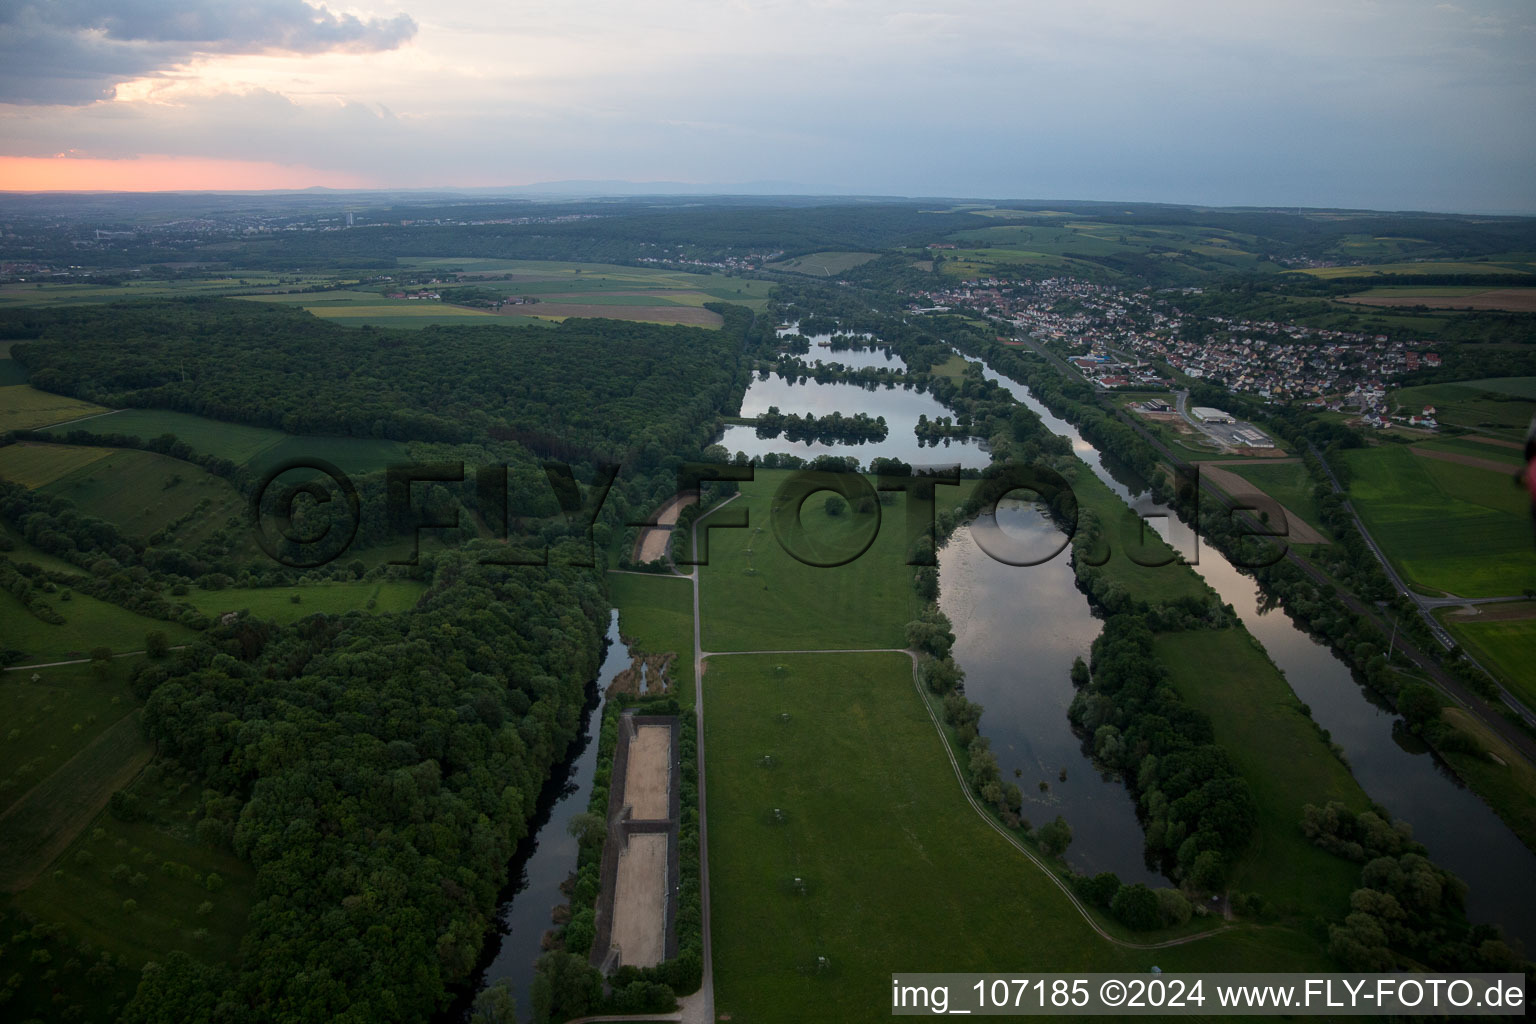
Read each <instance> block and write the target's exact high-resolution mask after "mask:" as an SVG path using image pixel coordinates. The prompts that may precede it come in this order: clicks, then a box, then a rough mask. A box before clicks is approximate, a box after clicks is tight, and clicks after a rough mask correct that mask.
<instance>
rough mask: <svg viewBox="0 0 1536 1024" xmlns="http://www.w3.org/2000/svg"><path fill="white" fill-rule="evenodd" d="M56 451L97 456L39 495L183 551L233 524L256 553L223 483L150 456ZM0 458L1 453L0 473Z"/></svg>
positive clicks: (237, 500)
mask: <svg viewBox="0 0 1536 1024" xmlns="http://www.w3.org/2000/svg"><path fill="white" fill-rule="evenodd" d="M12 447H13V448H14V447H20V446H17V445H13V446H12ZM47 447H50V448H52V447H55V446H51V445H50V446H47ZM60 450H62V451H63V452H66V453H74V452H86V453H99V454H100V456H101V457H99V458H97V459H94V460H86V461H85V462H83V464H81V465H80V466H79V467H78V468H73V469H71V470H70V471H68V472H66V473H64V474H62V475H60V476H57V477H55V478H54V479H53V480H51V481H49V482H48V483H47V484H46V486H43V487H42V488H41V490H42V491H43V493H45V494H48V495H50V496H52V497H56V498H64V499H65V500H67V501H69V502H71V503H72V504H73V505H74V506H75V507H76V508H78V509H79V510H80V511H81V512H84V513H86V514H87V515H92V516H96V517H97V518H98V519H105V520H107V521H108V522H111V523H113V524H115V525H116V526H117V527H118V529H120V530H122V531H123V532H124V533H126V534H127V535H129V536H131V537H135V538H137V539H139V540H140V541H147V540H148V539H149V538H151V537H154V536H156V535H161V536H162V540H163V542H164V543H168V544H172V545H174V546H177V547H181V548H185V549H187V550H192V549H194V548H195V547H196V546H197V545H198V544H199V543H201V542H202V541H204V540H206V539H207V538H208V537H209V536H210V535H212V534H213V533H215V532H217V531H219V530H223V529H226V528H228V527H229V526H230V525H231V520H234V521H235V525H236V528H237V530H238V532H239V538H240V542H241V543H243V544H244V545H245V546H246V547H247V548H248V551H247V554H250V555H254V554H255V553H256V548H255V546H254V545H253V544H251V542H250V539H249V536H248V533H249V530H248V528H247V521H248V513H247V511H246V508H247V506H246V500H245V498H244V497H242V496H241V494H240V492H239V491H237V490H235V488H234V487H233V486H231V485H230V483H229V482H228V481H226V480H224V479H222V478H220V477H216V476H214V475H213V474H212V473H209V472H207V471H206V470H204V469H202V468H201V467H199V466H195V465H193V464H192V463H189V462H182V461H180V460H178V459H173V458H170V457H169V456H166V455H157V454H155V453H154V452H142V451H131V450H124V449H113V448H70V447H67V446H60ZM5 454H6V451H5V450H4V449H0V474H3V473H4V465H5ZM61 461H62V460H61ZM34 486H35V485H34ZM205 503H206V504H205ZM167 531H169V532H167Z"/></svg>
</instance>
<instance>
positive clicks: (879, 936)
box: [704, 654, 1322, 1024]
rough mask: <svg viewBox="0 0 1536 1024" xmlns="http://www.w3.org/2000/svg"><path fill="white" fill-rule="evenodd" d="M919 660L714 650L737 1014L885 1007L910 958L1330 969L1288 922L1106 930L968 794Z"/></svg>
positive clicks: (720, 963) (862, 1011)
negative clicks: (1281, 925) (1202, 930)
mask: <svg viewBox="0 0 1536 1024" xmlns="http://www.w3.org/2000/svg"><path fill="white" fill-rule="evenodd" d="M781 665H782V666H783V670H782V671H781V670H780V669H779V666H781ZM911 672H912V670H911V664H910V662H909V661H908V659H907V657H906V656H905V655H901V654H851V655H850V654H829V655H787V656H773V657H722V658H716V659H713V660H712V661H711V662H710V666H709V671H708V673H707V674H706V676H705V680H704V685H705V688H706V708H707V709H708V713H707V715H706V719H705V738H706V742H707V746H708V750H709V775H708V793H709V810H710V825H711V826H712V827H711V828H710V850H709V852H710V889H711V927H712V931H713V935H714V966H715V990H716V1003H717V1006H718V1009H719V1011H720V1013H721V1014H726V1013H729V1014H730V1015H731V1019H732V1020H733V1021H736V1022H739V1024H761V1022H770V1021H789V1020H838V1021H876V1020H884V1019H886V1018H887V1017H888V1016H889V1013H890V1010H889V985H890V972H891V971H893V970H903V969H905V968H903V967H901V966H899V965H902V964H906V965H909V966H912V967H916V966H917V965H922V969H923V970H934V971H961V970H964V971H1008V970H1017V969H1018V965H1019V964H1020V963H1025V964H1028V965H1029V967H1030V969H1031V970H1072V969H1077V970H1082V969H1089V968H1092V969H1095V970H1140V971H1145V970H1147V969H1149V968H1150V967H1151V966H1152V965H1153V964H1157V965H1159V966H1161V967H1163V968H1164V969H1165V970H1167V969H1191V968H1193V967H1194V966H1196V965H1200V966H1205V967H1207V968H1209V969H1228V970H1235V969H1239V966H1238V965H1241V964H1252V965H1254V967H1255V968H1256V969H1257V968H1258V966H1259V965H1261V964H1262V965H1267V967H1266V969H1269V968H1272V969H1275V970H1286V969H1288V970H1296V969H1301V968H1302V967H1303V966H1306V965H1320V964H1321V962H1322V961H1321V959H1320V958H1319V956H1318V955H1317V954H1316V952H1315V947H1312V945H1311V943H1310V941H1308V940H1306V939H1305V938H1304V937H1302V936H1300V935H1298V934H1297V933H1295V932H1292V931H1289V930H1285V929H1278V928H1266V929H1255V928H1247V927H1244V928H1240V929H1237V930H1234V931H1232V932H1228V933H1223V934H1222V935H1220V936H1215V937H1211V938H1207V939H1202V940H1199V941H1197V942H1193V943H1190V944H1188V945H1184V946H1178V947H1173V948H1170V949H1161V950H1156V951H1150V950H1146V951H1138V950H1126V949H1124V948H1121V947H1117V946H1114V945H1112V944H1110V943H1108V942H1106V941H1105V940H1103V939H1101V938H1100V937H1099V936H1097V935H1096V934H1095V933H1094V932H1092V931H1091V930H1090V929H1089V927H1088V926H1087V924H1086V923H1085V922H1084V921H1083V920H1082V918H1081V917H1080V916H1079V915H1078V914H1077V912H1076V911H1075V910H1074V909H1073V908H1072V906H1071V905H1070V904H1069V903H1068V902H1067V900H1066V898H1065V897H1064V896H1063V895H1062V894H1061V892H1060V891H1059V890H1058V889H1057V888H1056V887H1055V885H1054V884H1053V883H1052V882H1051V881H1050V880H1049V879H1048V878H1047V877H1046V875H1045V874H1044V873H1042V872H1041V871H1040V870H1039V869H1038V868H1036V867H1035V866H1034V865H1032V864H1031V863H1029V862H1028V861H1027V860H1026V859H1025V858H1024V857H1023V855H1022V854H1020V853H1019V852H1018V851H1017V850H1016V849H1015V848H1014V847H1012V846H1011V845H1010V844H1009V843H1008V842H1007V841H1006V840H1005V839H1004V838H1003V837H1002V836H1001V835H999V834H998V833H996V832H994V831H993V830H992V829H991V828H989V827H988V826H987V825H986V824H985V822H983V820H982V819H981V818H980V816H979V815H977V814H976V813H975V811H974V810H972V809H971V807H970V806H969V805H968V804H967V803H966V802H965V801H964V799H963V798H962V797H961V794H960V785H961V783H960V782H959V780H958V779H957V778H956V777H955V775H954V773H953V771H952V769H951V768H950V765H949V762H948V760H947V758H946V757H945V755H944V750H943V745H942V742H941V740H940V738H939V736H938V734H937V733H936V732H935V730H934V728H933V724H932V722H931V720H930V719H929V718H928V715H927V713H926V711H924V709H923V705H922V702H921V701H920V699H919V697H918V694H917V692H916V690H915V689H914V687H913V684H912V677H911ZM785 713H787V714H788V716H789V717H788V720H787V721H785V720H784V719H783V718H782V716H783V715H784V714H785ZM764 755H768V756H770V757H771V758H772V759H773V760H772V763H771V767H769V766H765V765H764V764H763V761H762V759H763V757H764ZM775 808H778V809H780V810H781V811H782V812H783V820H782V821H779V820H777V819H776V818H775V816H774V814H773V811H774V809H775ZM797 878H798V879H800V880H802V882H803V891H801V889H800V887H797V886H796V885H795V879H797ZM819 956H824V957H826V967H825V969H819V968H818V962H817V959H816V958H817V957H819ZM1282 965H1284V966H1282Z"/></svg>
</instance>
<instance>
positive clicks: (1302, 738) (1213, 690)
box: [1155, 628, 1367, 920]
mask: <svg viewBox="0 0 1536 1024" xmlns="http://www.w3.org/2000/svg"><path fill="white" fill-rule="evenodd" d="M1155 649H1156V652H1157V656H1158V659H1159V660H1160V661H1161V662H1162V663H1163V664H1164V665H1165V666H1166V667H1167V668H1168V671H1169V673H1170V675H1171V677H1172V680H1173V685H1174V688H1175V689H1176V690H1178V691H1179V694H1180V695H1181V696H1183V697H1184V699H1185V700H1188V701H1189V702H1190V703H1191V704H1193V705H1194V706H1195V707H1198V708H1200V709H1201V710H1202V711H1204V712H1205V713H1206V714H1207V715H1209V716H1210V717H1211V722H1212V724H1213V725H1214V727H1215V731H1216V742H1217V743H1218V744H1220V745H1221V746H1222V747H1224V748H1225V749H1226V751H1227V753H1228V754H1229V755H1231V757H1232V760H1233V762H1234V763H1235V764H1236V765H1237V768H1238V770H1239V771H1240V772H1242V774H1243V777H1244V778H1245V779H1247V780H1248V785H1249V787H1250V788H1251V789H1252V790H1253V798H1254V802H1255V804H1256V805H1257V808H1258V835H1257V838H1256V840H1255V842H1254V847H1253V849H1252V850H1251V851H1250V852H1249V854H1248V856H1247V858H1246V859H1245V860H1244V861H1242V862H1241V863H1240V864H1239V865H1238V866H1237V868H1236V870H1235V871H1234V872H1233V877H1232V887H1233V888H1234V889H1243V890H1249V891H1254V892H1259V893H1262V894H1263V895H1264V897H1265V898H1266V899H1268V900H1270V901H1271V902H1272V903H1274V904H1275V906H1276V907H1277V908H1279V909H1280V911H1281V913H1283V914H1288V915H1293V916H1295V917H1297V918H1298V919H1302V920H1305V919H1309V918H1311V917H1313V916H1322V917H1332V916H1334V915H1336V914H1338V913H1339V912H1340V908H1342V907H1345V906H1347V905H1348V903H1349V894H1350V892H1352V891H1353V890H1354V889H1355V887H1356V886H1357V885H1358V882H1359V868H1358V866H1356V865H1354V864H1352V863H1350V862H1348V861H1346V860H1343V859H1341V858H1339V857H1335V856H1333V855H1331V854H1329V853H1325V852H1324V851H1323V850H1321V849H1319V848H1318V847H1316V846H1313V845H1312V843H1311V842H1310V841H1308V840H1307V838H1306V837H1305V836H1304V835H1302V832H1301V825H1300V822H1301V809H1302V806H1303V805H1304V804H1308V803H1313V804H1318V805H1319V806H1321V805H1322V804H1324V803H1326V802H1328V801H1329V800H1338V801H1341V802H1343V803H1344V804H1347V805H1348V806H1350V807H1352V808H1354V809H1356V810H1361V809H1364V807H1365V806H1366V803H1367V798H1366V795H1365V793H1364V792H1363V791H1362V790H1361V789H1360V786H1359V784H1358V783H1356V782H1355V779H1354V776H1352V775H1351V774H1350V773H1349V769H1348V768H1346V767H1345V766H1344V765H1343V764H1342V763H1341V762H1340V761H1339V760H1338V758H1337V757H1335V756H1334V754H1333V752H1332V751H1331V750H1330V749H1329V747H1328V744H1327V742H1326V741H1324V739H1323V737H1322V735H1321V733H1320V732H1319V730H1318V728H1317V726H1316V725H1315V724H1314V723H1313V722H1312V720H1311V718H1309V717H1308V716H1307V715H1306V714H1304V713H1303V712H1302V704H1301V702H1300V701H1299V700H1298V699H1297V698H1296V695H1295V693H1293V692H1292V691H1291V688H1290V686H1289V685H1288V684H1287V683H1286V681H1285V677H1284V676H1283V675H1281V673H1280V671H1279V670H1278V669H1276V668H1275V667H1274V665H1273V664H1272V663H1271V662H1270V661H1269V659H1268V657H1267V656H1266V655H1265V653H1264V650H1263V648H1262V647H1260V646H1259V643H1258V641H1256V640H1254V639H1253V638H1252V637H1251V636H1249V635H1248V633H1247V632H1246V631H1245V630H1242V629H1237V628H1233V629H1224V630H1221V631H1219V632H1208V631H1198V632H1188V633H1172V634H1164V635H1162V636H1159V637H1158V638H1157V641H1156V648H1155Z"/></svg>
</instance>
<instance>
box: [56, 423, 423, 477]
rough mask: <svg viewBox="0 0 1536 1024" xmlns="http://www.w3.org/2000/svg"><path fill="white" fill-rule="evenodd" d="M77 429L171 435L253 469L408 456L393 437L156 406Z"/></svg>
mask: <svg viewBox="0 0 1536 1024" xmlns="http://www.w3.org/2000/svg"><path fill="white" fill-rule="evenodd" d="M82 429H88V430H90V431H91V432H92V433H96V434H122V435H125V436H128V437H138V438H141V439H144V440H150V439H153V438H156V437H160V436H161V435H163V434H174V435H175V436H176V437H177V439H178V440H180V441H182V442H184V443H185V444H187V445H188V446H190V447H191V448H192V449H193V450H194V451H196V452H198V453H199V454H205V455H212V456H215V457H216V458H220V459H228V460H229V461H230V462H233V463H235V464H237V465H242V466H250V467H253V468H258V469H259V468H261V467H263V466H269V465H275V464H277V463H278V462H281V461H283V460H285V459H291V458H321V459H326V460H329V461H330V462H333V463H335V464H336V465H337V466H339V467H341V469H342V470H344V471H345V472H348V473H371V472H376V471H378V470H381V469H383V468H385V467H386V466H389V465H390V464H391V463H396V462H404V461H406V458H407V451H406V446H405V445H404V444H402V443H401V442H398V441H385V440H377V439H373V438H357V437H308V436H299V435H294V434H285V433H283V432H282V431H281V430H273V429H271V428H269V427H252V426H247V425H245V424H241V423H226V422H224V421H222V420H211V419H208V418H207V417H204V416H194V415H192V414H190V413H183V412H166V411H163V410H159V409H125V410H123V411H121V412H115V413H112V414H111V415H110V416H101V417H98V418H96V419H93V420H90V421H89V422H88V423H86V424H82Z"/></svg>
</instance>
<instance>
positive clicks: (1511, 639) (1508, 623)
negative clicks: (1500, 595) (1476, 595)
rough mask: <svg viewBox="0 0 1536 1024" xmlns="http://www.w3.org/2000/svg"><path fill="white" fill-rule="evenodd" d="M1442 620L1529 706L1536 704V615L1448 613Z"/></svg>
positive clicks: (1474, 654) (1475, 655)
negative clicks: (1508, 616)
mask: <svg viewBox="0 0 1536 1024" xmlns="http://www.w3.org/2000/svg"><path fill="white" fill-rule="evenodd" d="M1485 607H1486V606H1485ZM1494 607H1496V608H1497V607H1502V606H1498V605H1495V606H1494ZM1441 621H1442V622H1444V623H1445V626H1446V628H1447V629H1449V630H1450V631H1451V635H1452V636H1454V637H1455V638H1456V642H1457V643H1459V644H1461V646H1463V647H1465V648H1466V649H1467V650H1469V651H1470V652H1472V656H1473V657H1475V658H1477V659H1478V660H1479V661H1481V662H1482V663H1483V664H1484V665H1485V666H1487V667H1488V668H1489V669H1490V670H1492V671H1493V672H1495V673H1497V674H1498V676H1499V679H1500V681H1501V682H1503V683H1504V685H1505V686H1508V687H1509V688H1510V690H1511V691H1513V692H1514V693H1515V695H1516V696H1518V697H1519V698H1520V700H1521V701H1522V702H1523V703H1524V704H1525V705H1526V706H1527V707H1533V706H1536V657H1533V654H1536V618H1529V619H1492V620H1487V621H1481V622H1480V621H1478V619H1477V618H1476V617H1472V618H1462V617H1460V616H1456V615H1447V616H1445V617H1443V618H1442V619H1441Z"/></svg>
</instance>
